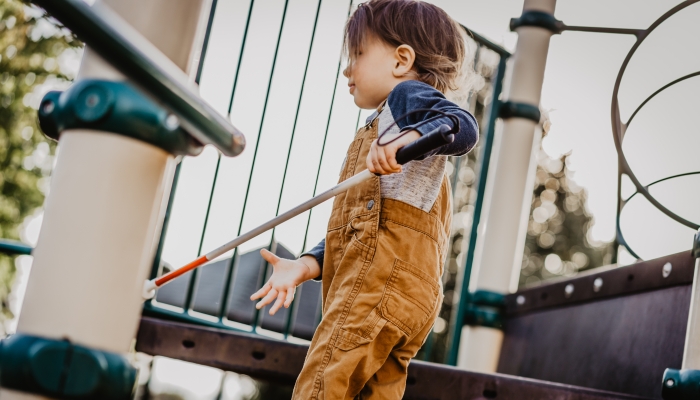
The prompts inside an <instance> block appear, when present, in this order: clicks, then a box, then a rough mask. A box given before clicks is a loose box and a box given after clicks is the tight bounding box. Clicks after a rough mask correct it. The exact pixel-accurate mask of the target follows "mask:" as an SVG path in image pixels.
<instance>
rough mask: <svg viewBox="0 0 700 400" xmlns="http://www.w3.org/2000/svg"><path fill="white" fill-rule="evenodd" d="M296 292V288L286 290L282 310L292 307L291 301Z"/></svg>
mask: <svg viewBox="0 0 700 400" xmlns="http://www.w3.org/2000/svg"><path fill="white" fill-rule="evenodd" d="M296 291H297V288H295V287H294V288H291V289H287V298H286V299H285V301H284V308H289V306H290V305H292V300H294V292H296Z"/></svg>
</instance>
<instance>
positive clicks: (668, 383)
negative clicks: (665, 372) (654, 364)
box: [664, 379, 676, 387]
mask: <svg viewBox="0 0 700 400" xmlns="http://www.w3.org/2000/svg"><path fill="white" fill-rule="evenodd" d="M664 384H665V385H666V387H673V386H674V385H675V384H676V381H674V380H673V379H666V382H664Z"/></svg>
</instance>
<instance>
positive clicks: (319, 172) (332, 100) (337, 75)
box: [301, 0, 359, 251]
mask: <svg viewBox="0 0 700 400" xmlns="http://www.w3.org/2000/svg"><path fill="white" fill-rule="evenodd" d="M351 11H352V0H350V5H348V18H349V17H350V12H351ZM342 64H343V54H342V52H341V54H340V59H339V60H338V70H337V71H336V73H335V84H334V85H333V96H332V97H331V107H330V109H329V110H328V121H327V122H326V132H325V133H324V134H323V145H322V146H321V156H320V157H319V159H318V170H316V181H315V183H314V193H313V195H314V196H316V191H317V190H318V178H319V177H320V176H321V165H323V156H324V154H325V153H326V142H327V140H328V129H329V128H330V126H331V116H332V115H333V104H334V103H335V92H336V90H337V89H338V78H339V77H340V67H341V66H342ZM358 118H359V115H358ZM313 211H314V210H313V209H312V210H309V214H308V217H307V218H306V229H305V231H304V243H303V244H302V247H301V249H302V250H301V251H304V250H305V249H306V241H307V239H308V237H309V224H311V213H312V212H313Z"/></svg>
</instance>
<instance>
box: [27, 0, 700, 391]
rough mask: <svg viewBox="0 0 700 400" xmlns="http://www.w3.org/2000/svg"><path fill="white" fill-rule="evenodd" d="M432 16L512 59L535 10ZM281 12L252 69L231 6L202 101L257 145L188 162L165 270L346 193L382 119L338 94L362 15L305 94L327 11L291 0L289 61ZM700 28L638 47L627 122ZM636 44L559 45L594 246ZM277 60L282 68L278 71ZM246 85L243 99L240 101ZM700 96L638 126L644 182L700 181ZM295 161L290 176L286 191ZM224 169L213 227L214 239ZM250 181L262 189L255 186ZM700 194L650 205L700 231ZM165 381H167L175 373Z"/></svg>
mask: <svg viewBox="0 0 700 400" xmlns="http://www.w3.org/2000/svg"><path fill="white" fill-rule="evenodd" d="M432 2H433V3H435V4H437V5H439V6H440V7H442V8H444V9H445V10H446V11H447V12H448V13H449V14H450V15H451V16H452V17H453V18H455V19H456V20H457V21H459V22H460V23H462V24H464V25H465V26H467V27H469V28H470V29H472V30H473V31H475V32H478V33H479V34H481V35H482V36H485V37H487V38H489V39H490V40H492V41H493V42H496V43H499V44H501V45H502V46H504V47H505V48H506V49H508V50H510V51H513V50H514V49H515V46H516V43H517V35H516V34H514V33H512V32H510V31H509V29H508V22H509V19H510V18H511V17H517V16H519V15H520V13H521V10H522V1H517V0H435V1H432ZM678 3H679V2H678V1H669V0H617V1H602V0H565V1H560V2H559V4H558V5H557V8H556V12H555V16H556V17H557V18H558V19H560V20H562V21H564V22H565V23H566V24H568V25H586V26H603V27H619V28H646V27H648V26H649V25H650V24H651V23H652V22H653V21H654V20H656V19H657V18H658V17H659V16H660V15H661V14H663V13H664V12H665V11H667V10H668V9H670V8H672V7H673V6H675V5H676V4H678ZM283 5H284V0H266V1H258V2H255V8H254V9H253V12H252V14H251V28H250V30H249V32H248V39H247V42H246V43H247V44H246V47H245V49H244V51H243V58H242V59H241V60H239V55H240V53H241V42H242V36H243V27H244V26H245V22H246V17H247V14H248V11H249V10H248V6H249V2H247V1H240V0H219V1H218V9H217V13H216V17H215V20H214V26H213V29H212V35H211V40H210V43H209V49H208V56H207V57H206V58H205V63H204V70H203V75H202V81H201V85H200V92H201V95H202V96H203V97H204V98H205V99H206V100H207V101H208V102H210V104H212V106H213V107H214V108H215V109H216V110H218V111H219V112H220V113H222V114H223V115H229V114H230V119H231V121H232V123H233V124H234V125H236V126H237V127H238V128H239V129H241V130H242V131H243V132H244V133H245V134H246V138H247V141H248V147H247V149H246V151H245V152H244V153H243V154H242V155H241V156H240V157H236V158H221V159H220V160H219V159H218V154H217V152H216V151H215V150H214V149H212V148H207V149H206V150H205V151H204V153H203V154H202V155H200V156H198V157H194V158H187V159H185V160H184V161H183V167H182V171H181V176H180V180H179V182H178V186H177V192H176V193H177V195H176V199H175V203H174V207H173V210H172V215H171V222H170V226H169V231H168V236H167V240H166V243H165V248H164V252H163V259H164V260H166V261H167V262H169V263H170V264H172V265H173V266H180V265H183V264H185V263H187V262H189V261H191V260H192V259H194V258H195V257H196V256H197V255H198V252H199V249H200V248H201V249H202V250H203V251H204V252H206V251H208V250H210V249H213V248H214V247H218V246H219V245H221V244H223V243H224V242H226V241H228V240H231V239H232V238H234V237H235V236H237V235H238V234H239V233H241V232H243V231H245V230H247V229H250V228H252V227H254V226H256V225H258V224H260V223H261V222H264V221H266V220H267V219H269V218H271V217H273V216H274V215H276V214H277V213H278V212H280V211H285V210H286V209H288V208H291V207H292V206H294V205H296V204H298V203H300V202H302V201H303V200H305V199H307V198H308V197H310V196H311V195H313V193H314V192H315V191H316V192H320V191H322V190H325V189H326V188H329V187H331V186H332V185H334V184H335V183H336V181H337V178H338V172H339V170H340V166H341V163H342V161H343V156H344V153H345V149H346V147H347V144H348V143H349V142H350V140H351V139H352V135H353V132H354V131H355V129H356V127H357V125H358V121H361V120H363V119H364V118H365V117H366V116H367V115H368V114H369V113H368V112H366V111H362V112H360V111H359V110H358V109H357V108H356V107H355V106H354V104H353V103H352V98H351V96H350V95H349V94H348V92H347V86H346V80H345V79H344V78H343V77H342V76H340V78H339V79H338V80H337V83H336V77H337V71H338V59H339V57H338V56H339V53H340V44H341V40H342V36H341V34H342V26H343V23H344V21H345V19H346V18H347V13H348V1H345V0H325V1H323V2H322V5H321V8H320V14H319V15H320V16H319V19H318V22H317V27H316V32H315V35H314V41H313V47H312V51H311V56H310V58H309V60H308V70H306V80H305V84H304V86H303V87H304V90H303V93H302V94H301V95H300V91H301V88H302V80H303V79H304V75H305V65H306V62H307V58H306V57H307V54H308V53H309V45H310V40H311V35H312V33H313V26H314V16H315V13H316V7H317V5H318V2H317V0H289V6H288V9H287V16H286V18H285V24H284V29H283V30H282V35H281V36H280V38H281V39H280V45H279V51H278V52H277V54H275V47H276V46H275V44H276V42H277V40H278V34H279V29H278V27H279V26H280V23H281V19H282V13H283V8H284V7H283ZM699 17H700V4H696V5H694V6H691V7H689V8H688V9H687V10H686V11H685V12H683V13H681V14H679V15H677V16H675V17H673V18H672V20H670V21H668V23H666V24H664V25H662V26H661V27H660V28H659V29H658V31H657V32H655V33H654V34H652V36H650V37H649V38H648V39H647V40H646V41H645V42H644V44H643V45H642V46H641V47H640V49H639V50H638V53H637V54H636V55H635V57H633V58H632V61H631V63H630V65H629V67H628V70H627V72H626V74H625V76H624V79H623V81H622V85H621V90H620V105H621V114H622V119H623V121H625V120H627V119H628V118H629V116H630V114H631V113H632V111H633V110H634V109H635V108H636V107H637V106H638V105H639V104H640V103H641V102H642V101H643V100H644V99H645V98H646V97H647V96H648V95H650V94H651V93H652V92H653V91H655V90H656V89H658V88H660V87H661V86H662V85H664V84H665V83H667V82H670V81H672V80H673V79H676V78H678V77H680V76H682V75H684V74H687V73H690V72H693V71H698V70H700V52H699V51H698V48H697V47H698V44H697V37H699V35H698V34H700V32H698V31H699V30H700V26H698V25H697V24H694V23H693V21H697V20H698V19H699ZM634 41H635V39H634V37H632V36H626V35H610V34H596V33H576V32H564V33H563V34H561V35H555V36H553V37H552V39H551V42H550V51H549V57H548V60H547V68H546V71H545V80H544V85H543V88H542V99H541V105H542V107H543V108H544V109H545V110H548V111H549V116H550V118H551V121H552V128H551V130H550V132H549V135H548V136H547V137H546V138H545V139H544V140H543V147H544V149H545V151H546V152H547V153H548V154H549V155H550V156H552V157H557V156H559V155H561V154H563V153H567V152H570V153H571V157H570V160H571V165H570V166H571V168H572V169H574V170H575V171H576V172H575V179H576V181H577V183H578V184H579V185H580V186H583V187H585V188H586V190H587V191H588V210H589V212H590V213H591V214H592V215H593V217H594V219H595V223H594V225H593V226H592V230H591V233H590V234H591V239H593V240H596V241H609V240H612V239H613V238H614V234H615V215H616V191H617V172H616V171H617V155H616V152H615V147H614V144H613V138H612V130H611V122H610V109H611V98H612V91H613V85H614V83H615V79H616V77H617V74H618V71H619V69H620V66H621V64H622V62H623V60H624V57H625V56H626V54H627V52H628V51H629V50H630V48H631V47H632V45H633V44H634ZM273 60H276V64H275V65H276V66H275V69H274V73H271V72H272V63H273ZM239 65H240V69H238V68H237V67H238V66H239ZM236 78H237V79H236ZM234 82H236V91H235V96H233V101H232V102H231V92H232V89H233V85H234ZM698 89H700V78H694V79H690V80H688V81H687V82H686V83H685V84H681V85H678V86H674V87H672V88H670V89H668V90H666V91H664V92H662V93H661V94H660V95H658V96H657V97H656V98H654V99H653V100H652V101H650V102H649V103H648V104H647V106H645V108H643V109H642V110H641V111H640V112H639V113H638V114H637V116H635V119H634V123H633V124H631V125H630V127H629V129H628V131H627V139H626V140H625V143H624V146H623V148H624V150H625V153H626V154H627V158H628V161H629V163H630V165H631V167H632V168H633V170H634V171H635V173H636V174H637V177H638V178H639V179H640V181H641V182H642V183H643V184H648V183H651V182H653V181H655V180H658V179H660V178H663V177H665V176H669V175H673V174H677V173H682V172H689V171H699V170H700V168H699V167H700V165H698V164H700V159H699V158H698V157H697V156H696V155H695V154H694V152H695V149H697V148H700V135H698V132H697V130H698V129H699V128H698V126H699V124H698V123H697V122H698V121H697V119H698V117H697V109H698V107H697V104H698V101H699V100H700V98H698V96H700V95H698V93H700V90H698ZM266 98H269V100H268V101H267V102H266V100H265V99H266ZM229 102H231V104H230V113H229ZM331 105H332V110H333V111H332V113H331V114H330V118H329V110H330V109H331ZM294 127H295V128H294ZM326 131H328V135H327V137H325V139H324V136H325V132H326ZM292 135H294V136H293V141H292ZM324 140H325V150H324V154H323V158H322V159H321V168H320V169H319V167H318V164H319V157H320V152H321V148H322V147H323V143H324ZM290 142H292V143H293V144H292V146H291V149H290V146H289V143H290ZM256 149H257V151H256ZM287 157H289V163H288V168H287V173H286V176H287V178H286V183H285V185H284V188H282V178H283V173H284V170H285V164H286V160H287ZM217 169H218V177H217V181H216V186H215V189H214V195H213V197H212V201H211V206H210V208H209V209H210V211H209V217H208V220H207V228H206V229H203V228H204V221H205V217H206V212H207V208H208V202H209V195H210V194H211V188H212V184H213V177H214V171H215V170H217ZM251 171H252V174H253V179H252V180H251V181H250V182H249V181H248V176H249V175H250V174H251ZM316 174H318V183H316V181H317V180H316ZM697 180H698V179H697V178H696V177H694V176H689V177H685V178H681V179H677V180H674V181H667V182H664V183H662V184H659V185H656V186H654V187H653V189H652V194H654V195H655V196H657V197H658V199H659V200H660V201H662V202H663V203H664V204H666V205H667V206H668V207H670V208H671V209H672V210H674V211H675V212H677V213H679V214H681V215H682V216H684V217H686V218H688V219H691V220H695V221H698V220H700V210H698V209H697V207H694V203H695V202H694V201H693V197H695V193H694V192H693V191H692V190H694V189H692V188H693V187H698V185H697V183H698V182H697ZM630 188H631V184H630V183H629V182H627V181H624V182H623V194H624V195H625V196H628V195H631V194H632V192H633V190H631V189H630ZM280 192H281V193H282V195H281V196H280V195H279V193H280ZM244 203H245V204H247V207H246V211H245V213H244V212H243V205H244ZM329 213H330V203H327V204H324V205H322V206H319V207H318V208H317V209H315V210H314V211H313V212H312V213H311V215H310V216H309V214H308V213H305V214H303V215H301V216H299V217H297V218H295V219H293V220H291V221H289V222H288V223H286V224H284V225H282V226H280V227H279V228H278V229H277V230H276V231H275V232H274V234H275V237H276V238H277V240H279V241H280V242H281V243H282V244H283V245H284V246H286V247H288V248H289V249H290V250H292V251H293V252H295V253H299V252H300V251H301V250H302V249H305V248H309V247H311V246H313V245H314V244H315V243H316V242H317V241H318V240H320V239H321V238H322V237H323V235H324V232H325V223H326V221H327V217H328V215H329ZM307 222H308V225H309V227H308V235H305V234H304V232H305V231H306V226H307ZM621 223H622V227H623V232H624V233H625V237H626V239H627V240H628V241H629V242H630V244H631V245H632V247H633V248H634V249H635V250H636V251H637V252H638V253H639V255H640V256H641V257H642V258H645V259H649V258H654V257H658V256H663V255H667V254H670V253H672V252H676V251H682V250H686V249H688V248H690V245H691V242H690V239H692V234H693V231H692V230H690V229H689V228H684V227H681V226H679V225H678V224H677V223H674V222H672V221H670V220H669V219H668V218H666V217H664V216H662V215H661V214H660V213H659V212H658V211H657V210H655V209H654V208H653V207H651V206H650V205H649V204H648V203H647V202H646V201H644V200H643V199H642V198H641V196H638V195H637V196H635V197H633V198H632V200H631V201H630V202H629V203H628V206H627V208H626V209H625V212H624V213H623V214H622V218H621ZM39 226H40V218H32V219H30V220H28V221H27V228H28V229H27V230H26V232H25V235H24V239H25V240H27V241H28V242H30V243H35V242H36V239H35V237H36V236H35V233H38V228H39ZM203 231H204V234H202V232H203ZM271 235H272V233H271V232H270V233H268V234H265V235H262V236H261V237H259V238H257V239H255V240H253V241H251V242H249V243H248V244H246V245H245V246H244V247H243V249H242V250H243V251H249V250H253V249H255V248H257V247H261V246H265V245H267V243H269V240H270V238H271ZM632 260H633V258H632V257H631V256H627V255H624V254H623V255H621V261H623V262H625V263H627V262H631V261H632ZM20 264H21V268H20V276H24V277H25V278H26V275H27V274H28V269H29V264H30V261H29V260H28V259H26V258H22V259H21V262H20ZM25 264H26V265H25ZM25 267H26V268H25ZM165 362H166V361H162V363H165ZM166 370H169V369H167V368H166V369H163V371H166ZM175 370H177V369H175ZM202 373H203V374H205V375H206V373H205V372H202ZM211 374H213V375H212V376H211V377H210V378H207V379H210V380H212V381H217V382H220V381H221V379H222V377H221V376H220V375H217V374H218V372H216V373H214V372H212V373H211ZM211 374H210V375H211ZM203 379H204V378H203ZM170 380H172V381H173V382H176V381H179V380H180V378H178V377H177V376H173V377H170V378H168V377H166V376H164V377H163V379H162V380H161V381H162V382H166V383H164V384H166V385H167V382H169V381H170ZM232 382H233V381H232ZM236 384H237V383H236ZM232 385H233V383H232ZM210 386H211V385H209V386H207V387H204V386H202V387H200V388H199V389H197V388H196V387H193V388H189V389H187V390H189V391H190V392H192V393H199V392H197V390H201V391H202V392H201V397H197V398H208V396H211V393H210V390H211V389H210V388H209V387H210ZM207 388H209V389H207ZM207 391H209V392H207ZM195 397H196V396H195Z"/></svg>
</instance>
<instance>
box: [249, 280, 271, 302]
mask: <svg viewBox="0 0 700 400" xmlns="http://www.w3.org/2000/svg"><path fill="white" fill-rule="evenodd" d="M270 289H272V284H271V283H270V282H267V283H266V284H264V285H263V287H261V288H260V290H258V291H257V292H255V293H253V295H252V296H250V299H251V300H257V299H259V298H261V297H263V296H265V295H266V294H267V292H269V291H270Z"/></svg>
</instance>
